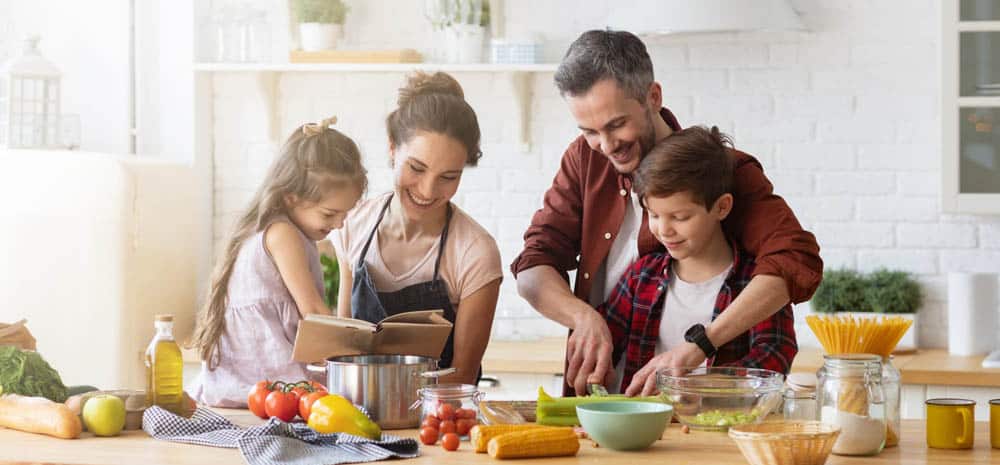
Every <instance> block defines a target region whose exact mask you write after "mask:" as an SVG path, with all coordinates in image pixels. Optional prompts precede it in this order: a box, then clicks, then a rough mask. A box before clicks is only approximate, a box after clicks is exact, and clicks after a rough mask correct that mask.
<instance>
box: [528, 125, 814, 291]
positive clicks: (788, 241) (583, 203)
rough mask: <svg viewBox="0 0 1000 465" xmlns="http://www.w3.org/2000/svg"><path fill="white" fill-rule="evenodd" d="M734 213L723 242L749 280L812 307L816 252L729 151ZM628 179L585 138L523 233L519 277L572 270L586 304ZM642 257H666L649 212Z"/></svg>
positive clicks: (756, 167)
mask: <svg viewBox="0 0 1000 465" xmlns="http://www.w3.org/2000/svg"><path fill="white" fill-rule="evenodd" d="M660 116H661V117H662V118H663V120H664V121H666V122H667V124H668V125H669V126H670V128H671V129H673V130H675V131H679V130H680V129H681V127H680V124H678V122H677V119H676V118H674V115H673V114H672V113H670V111H669V110H667V109H666V108H663V109H661V110H660ZM733 152H734V153H733V156H734V159H735V170H734V172H733V181H734V182H733V197H734V202H733V210H732V212H731V213H730V214H729V216H728V217H727V218H726V220H725V221H723V223H722V226H723V230H724V231H725V232H726V234H727V236H728V237H731V238H733V239H735V240H736V241H737V242H738V243H739V245H740V246H741V247H742V248H743V250H746V251H747V252H748V253H749V254H750V255H752V256H753V257H754V259H755V261H756V268H755V269H754V271H753V273H754V274H755V275H758V274H768V275H774V276H780V277H781V278H783V279H784V280H785V283H786V284H787V285H788V292H789V295H790V296H791V300H792V302H794V303H798V302H804V301H806V300H809V297H811V296H812V294H813V292H815V291H816V287H817V286H819V282H820V279H821V278H822V276H823V261H822V259H820V257H819V245H818V244H817V243H816V237H815V236H813V235H812V233H810V232H808V231H805V230H803V229H802V226H801V225H800V224H799V221H798V220H797V219H796V218H795V214H794V213H792V210H791V209H790V208H789V207H788V204H786V203H785V201H784V199H782V198H781V197H779V196H777V195H775V194H774V190H773V186H772V185H771V182H770V181H769V180H768V179H767V177H765V176H764V170H763V168H762V167H761V165H760V163H759V162H758V161H757V160H756V159H754V158H753V157H751V156H750V155H747V154H746V153H743V152H740V151H738V150H733ZM631 185H632V183H631V178H630V177H629V176H627V175H623V174H621V173H619V172H618V171H616V170H615V168H614V166H613V165H611V162H610V161H608V159H607V157H605V156H604V155H602V154H601V153H600V152H597V151H595V150H592V149H591V148H590V146H589V145H587V141H586V140H585V139H584V138H583V136H580V137H578V138H577V139H576V140H575V141H573V143H572V144H570V146H569V148H567V149H566V152H565V153H564V154H563V158H562V162H561V164H560V167H559V172H557V173H556V176H555V179H553V181H552V186H551V187H549V189H548V191H546V192H545V197H544V199H543V205H542V208H541V209H540V210H538V211H537V212H535V215H534V216H533V217H532V219H531V225H530V226H529V227H528V229H527V231H525V233H524V250H523V251H522V252H521V254H520V255H518V256H517V258H515V259H514V262H513V263H512V264H511V266H510V268H511V272H512V273H513V274H514V275H515V276H517V273H519V272H521V271H522V270H526V269H528V268H532V267H535V266H538V265H549V266H551V267H553V268H555V269H556V270H557V271H559V272H562V273H563V275H564V276H567V279H568V275H567V272H568V271H569V270H573V269H576V270H577V273H576V282H575V283H574V286H573V292H574V294H575V295H576V296H577V297H578V298H580V299H582V300H583V301H585V302H586V301H588V298H589V296H590V288H591V285H592V280H593V278H594V274H595V272H596V271H597V270H598V268H599V267H600V266H601V264H602V263H604V260H605V258H606V257H607V255H608V252H609V251H610V250H611V244H612V243H613V242H614V238H615V237H616V236H617V234H618V230H619V229H620V228H621V225H622V222H623V221H624V218H625V205H626V202H629V201H630V200H629V198H628V196H629V195H632V194H631V190H632V189H631ZM638 248H639V255H640V256H641V255H645V254H647V253H650V252H665V250H664V248H663V246H662V245H661V244H660V243H659V242H658V241H657V240H656V239H655V238H654V237H653V235H652V234H651V233H650V232H649V223H648V219H647V217H646V212H645V210H643V212H642V226H641V228H640V229H639V241H638Z"/></svg>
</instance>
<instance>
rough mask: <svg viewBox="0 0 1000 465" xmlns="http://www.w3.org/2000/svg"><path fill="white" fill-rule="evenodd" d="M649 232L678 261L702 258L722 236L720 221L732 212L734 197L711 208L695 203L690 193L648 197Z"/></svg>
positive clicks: (724, 197)
mask: <svg viewBox="0 0 1000 465" xmlns="http://www.w3.org/2000/svg"><path fill="white" fill-rule="evenodd" d="M644 200H645V203H646V212H647V214H648V215H649V232H651V233H653V236H654V237H656V239H657V240H659V241H660V243H661V244H663V245H664V246H665V247H666V248H667V251H669V252H670V256H671V257H673V258H675V259H677V260H684V259H686V258H691V257H698V256H699V255H700V254H701V253H702V252H704V251H705V250H706V249H707V247H708V246H709V245H710V244H711V242H712V239H713V238H714V236H715V235H716V234H721V233H722V227H721V224H720V222H721V221H722V220H724V219H725V218H726V216H728V215H729V211H730V210H731V209H732V205H733V196H732V195H730V194H723V195H722V196H721V197H719V198H718V200H716V201H715V205H712V208H711V209H706V208H705V205H704V204H702V203H701V202H698V201H695V200H694V199H693V198H692V196H691V193H690V192H687V191H684V192H678V193H676V194H672V195H668V196H666V197H646V198H645V199H644Z"/></svg>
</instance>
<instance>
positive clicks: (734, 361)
mask: <svg viewBox="0 0 1000 465" xmlns="http://www.w3.org/2000/svg"><path fill="white" fill-rule="evenodd" d="M731 247H732V248H733V267H732V269H731V270H730V271H729V274H728V275H727V276H726V279H725V281H724V282H723V284H722V288H721V289H720V290H719V295H718V297H716V299H715V307H714V310H713V312H712V321H715V319H716V318H718V317H719V315H720V314H722V312H724V311H725V310H726V308H728V307H729V304H730V303H732V302H733V300H735V299H736V297H737V296H738V295H740V292H741V291H743V288H744V287H746V285H747V284H748V283H749V282H750V279H751V278H752V276H753V272H754V267H755V264H754V261H753V257H751V256H749V255H748V254H746V253H745V252H743V251H741V250H739V248H738V246H737V245H736V244H735V243H731ZM671 261H672V259H671V258H670V255H667V254H664V253H651V254H648V255H644V256H642V257H640V258H639V259H638V260H636V261H635V262H633V263H632V264H631V265H629V268H628V271H626V272H625V274H624V275H622V278H621V279H620V280H619V281H618V284H617V285H616V286H615V288H614V290H612V291H611V296H610V297H608V301H607V302H605V303H604V304H602V305H601V306H600V307H599V308H598V310H597V311H598V312H600V313H601V314H602V315H604V319H605V321H607V322H608V329H610V330H611V339H612V342H613V344H614V349H613V351H612V364H615V365H616V364H618V362H619V361H620V360H621V357H622V356H623V355H624V356H625V375H624V377H623V378H622V385H621V390H620V392H625V388H627V387H628V385H629V383H631V382H632V377H633V376H634V375H635V373H636V372H637V371H639V369H640V368H642V367H643V366H644V365H646V363H648V362H649V361H650V360H651V359H652V358H653V357H654V356H655V355H656V342H657V341H658V340H659V337H660V320H661V319H662V318H663V312H664V305H663V302H664V300H665V298H666V295H667V285H668V283H669V282H670V280H671V279H673V278H674V276H673V275H672V271H671V268H670V263H671ZM798 350H799V349H798V345H797V344H796V342H795V319H794V317H793V316H792V307H791V305H786V306H785V307H784V308H782V309H781V310H779V311H778V312H777V313H775V314H774V315H772V316H771V317H770V318H767V319H765V320H764V321H761V322H760V323H757V324H756V325H754V326H753V327H752V328H750V330H749V331H747V332H745V333H743V334H741V335H739V336H737V337H736V338H735V339H733V340H732V341H729V342H727V343H726V344H723V345H722V346H721V347H719V348H718V352H717V353H716V354H715V356H714V357H711V358H709V359H708V366H740V367H745V368H765V369H768V370H774V371H777V372H779V373H781V374H787V373H788V369H789V368H790V367H791V365H792V360H793V359H794V358H795V354H796V353H798Z"/></svg>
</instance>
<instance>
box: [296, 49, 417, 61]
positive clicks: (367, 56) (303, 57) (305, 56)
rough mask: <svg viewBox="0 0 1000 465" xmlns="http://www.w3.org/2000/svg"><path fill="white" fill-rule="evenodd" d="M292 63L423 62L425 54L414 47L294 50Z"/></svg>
mask: <svg viewBox="0 0 1000 465" xmlns="http://www.w3.org/2000/svg"><path fill="white" fill-rule="evenodd" d="M289 61H291V62H292V63H421V62H423V61H424V58H423V56H421V55H420V53H419V52H417V51H416V50H414V49H412V48H404V49H399V50H322V51H316V52H306V51H303V50H292V51H291V52H290V53H289Z"/></svg>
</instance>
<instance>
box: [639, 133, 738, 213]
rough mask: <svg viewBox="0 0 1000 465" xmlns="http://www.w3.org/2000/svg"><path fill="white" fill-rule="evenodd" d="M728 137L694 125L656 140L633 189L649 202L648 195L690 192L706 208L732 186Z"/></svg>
mask: <svg viewBox="0 0 1000 465" xmlns="http://www.w3.org/2000/svg"><path fill="white" fill-rule="evenodd" d="M732 145H733V144H732V140H731V139H730V138H729V136H727V135H725V134H723V133H721V132H719V128H717V127H715V126H712V128H711V129H708V128H706V127H705V126H692V127H689V128H687V129H682V130H680V131H677V132H675V133H673V134H671V135H670V136H669V137H667V138H666V139H663V140H662V141H660V142H659V143H657V144H656V145H655V146H653V148H652V149H651V150H650V151H649V153H647V154H646V156H645V157H644V158H643V159H642V162H641V163H639V168H638V169H637V170H636V172H635V175H634V176H633V178H634V179H633V183H634V184H633V190H634V191H635V192H636V194H638V195H639V200H640V202H642V204H643V205H645V204H646V197H668V196H670V195H673V194H676V193H679V192H690V193H691V196H692V197H693V198H694V201H696V202H701V203H702V204H703V205H705V209H707V210H711V209H712V205H714V204H715V201H716V200H718V199H719V197H721V196H722V195H723V194H726V193H730V192H731V191H732V186H733V157H732V155H731V154H730V152H729V149H728V147H732Z"/></svg>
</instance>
